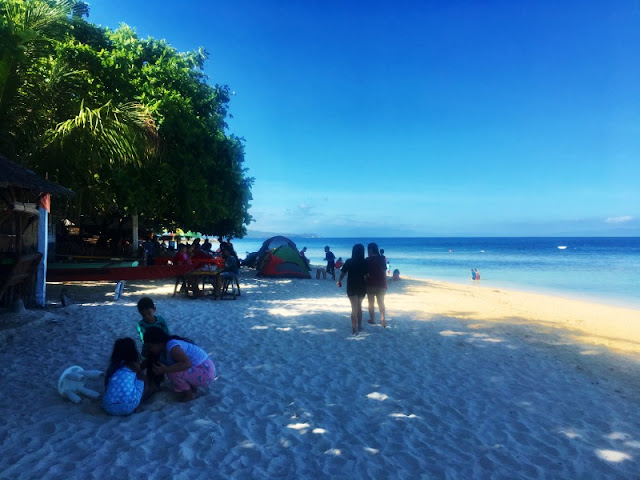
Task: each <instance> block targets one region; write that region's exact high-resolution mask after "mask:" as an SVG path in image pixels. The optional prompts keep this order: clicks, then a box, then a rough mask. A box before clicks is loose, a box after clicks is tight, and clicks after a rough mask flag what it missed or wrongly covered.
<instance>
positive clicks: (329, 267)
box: [324, 245, 336, 280]
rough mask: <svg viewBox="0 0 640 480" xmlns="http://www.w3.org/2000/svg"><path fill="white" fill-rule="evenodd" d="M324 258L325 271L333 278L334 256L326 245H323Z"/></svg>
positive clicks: (334, 275)
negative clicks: (325, 263)
mask: <svg viewBox="0 0 640 480" xmlns="http://www.w3.org/2000/svg"><path fill="white" fill-rule="evenodd" d="M324 259H325V260H326V261H327V273H328V274H329V275H331V278H332V279H333V280H335V279H336V256H335V255H334V254H333V252H332V251H331V248H329V246H328V245H327V246H326V247H324Z"/></svg>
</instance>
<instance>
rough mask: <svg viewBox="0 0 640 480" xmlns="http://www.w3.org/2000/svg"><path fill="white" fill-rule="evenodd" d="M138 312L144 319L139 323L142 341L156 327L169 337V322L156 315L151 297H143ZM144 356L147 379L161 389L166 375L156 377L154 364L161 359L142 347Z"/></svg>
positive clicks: (143, 363) (143, 366)
mask: <svg viewBox="0 0 640 480" xmlns="http://www.w3.org/2000/svg"><path fill="white" fill-rule="evenodd" d="M138 312H140V315H141V316H142V318H141V319H140V321H139V322H138V334H139V335H140V340H141V341H142V342H144V333H145V332H146V331H147V329H149V328H152V327H155V328H160V329H161V330H162V331H163V332H164V333H166V334H167V335H169V327H168V326H167V322H166V321H165V319H164V318H162V317H160V316H159V315H156V306H155V305H154V304H153V300H151V298H149V297H143V298H141V299H140V301H139V302H138ZM142 356H143V357H144V361H143V362H142V368H143V369H146V371H147V378H148V379H149V382H150V383H151V384H152V385H154V386H156V387H159V386H160V384H161V383H162V380H163V379H164V375H156V374H155V373H153V364H154V363H156V362H157V361H159V360H160V358H159V357H158V356H156V355H154V354H153V353H152V352H150V351H149V350H148V349H145V347H144V345H143V347H142Z"/></svg>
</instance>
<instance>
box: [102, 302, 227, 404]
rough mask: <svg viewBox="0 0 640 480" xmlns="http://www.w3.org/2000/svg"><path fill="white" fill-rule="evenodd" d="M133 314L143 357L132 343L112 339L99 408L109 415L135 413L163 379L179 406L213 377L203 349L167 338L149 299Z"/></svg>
mask: <svg viewBox="0 0 640 480" xmlns="http://www.w3.org/2000/svg"><path fill="white" fill-rule="evenodd" d="M138 312H139V313H140V316H141V319H140V320H139V321H138V325H137V330H138V334H139V335H140V340H141V341H142V342H143V345H142V354H140V352H139V351H138V347H137V345H136V341H135V340H134V339H133V338H131V337H123V338H119V339H117V340H116V341H115V343H114V345H113V349H112V352H111V359H110V362H109V367H108V368H107V371H106V374H105V381H104V382H105V393H104V395H103V397H102V406H103V408H104V409H105V411H106V412H107V413H108V414H110V415H129V414H131V413H134V412H137V411H140V404H141V402H143V401H145V400H147V399H148V398H149V397H150V396H151V395H152V394H153V393H155V392H158V391H159V390H160V386H161V384H162V382H163V381H164V379H165V375H166V378H167V379H168V380H169V382H170V383H171V384H172V386H173V390H174V392H176V393H178V394H179V399H180V400H181V401H184V402H186V401H190V400H192V399H193V398H194V396H195V395H196V393H197V389H198V388H200V387H206V386H207V385H209V384H210V383H211V382H212V381H213V380H214V379H215V377H216V368H215V364H214V363H213V361H212V360H211V359H210V358H209V355H208V354H207V352H206V351H205V350H204V349H202V348H201V347H200V346H198V345H196V343H195V342H193V341H192V340H189V339H188V338H184V337H179V336H177V335H170V334H169V327H168V326H167V322H166V320H165V319H164V318H162V317H161V316H159V315H156V307H155V305H154V303H153V300H152V299H151V298H149V297H144V298H142V299H140V301H139V302H138Z"/></svg>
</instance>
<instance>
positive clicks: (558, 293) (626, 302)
mask: <svg viewBox="0 0 640 480" xmlns="http://www.w3.org/2000/svg"><path fill="white" fill-rule="evenodd" d="M401 277H402V278H403V279H404V278H407V279H410V280H416V281H424V282H445V283H453V284H455V285H460V286H469V287H476V286H478V287H482V286H484V287H485V288H489V289H498V290H508V291H513V292H521V293H530V294H534V295H542V296H549V297H559V298H565V299H567V300H574V301H577V302H586V303H595V304H598V305H606V306H609V307H616V308H624V309H628V310H639V311H640V300H636V299H630V298H626V297H612V296H607V295H605V294H595V295H594V294H590V293H589V292H582V293H578V292H575V291H570V290H558V289H553V288H551V287H535V286H531V285H525V284H519V283H511V282H504V283H503V282H499V281H498V282H494V281H493V280H485V279H483V278H481V279H480V281H473V280H469V281H468V283H463V282H460V281H455V280H452V279H444V278H434V277H417V276H412V275H411V276H404V275H401ZM390 278H391V277H390V276H387V279H390Z"/></svg>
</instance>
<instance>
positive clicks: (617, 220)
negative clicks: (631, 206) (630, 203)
mask: <svg viewBox="0 0 640 480" xmlns="http://www.w3.org/2000/svg"><path fill="white" fill-rule="evenodd" d="M631 220H633V217H632V216H631V215H624V216H622V217H609V218H607V219H606V220H605V222H607V223H626V222H630V221H631Z"/></svg>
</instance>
